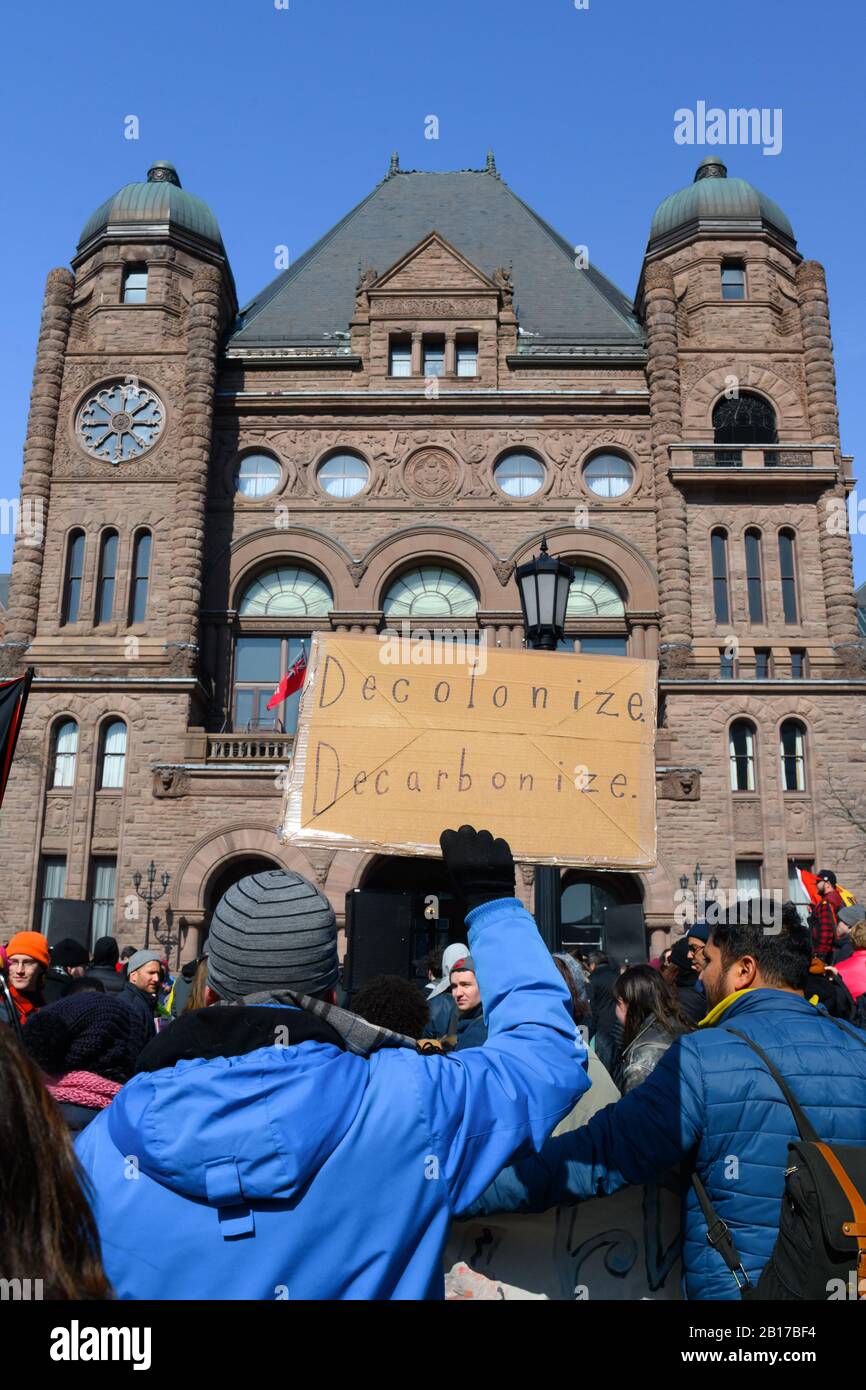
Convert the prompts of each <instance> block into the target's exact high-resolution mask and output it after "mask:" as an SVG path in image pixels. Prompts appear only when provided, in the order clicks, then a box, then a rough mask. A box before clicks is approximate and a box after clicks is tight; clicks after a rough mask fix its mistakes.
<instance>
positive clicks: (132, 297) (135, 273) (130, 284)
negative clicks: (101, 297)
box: [121, 265, 147, 304]
mask: <svg viewBox="0 0 866 1390" xmlns="http://www.w3.org/2000/svg"><path fill="white" fill-rule="evenodd" d="M121 298H122V302H123V303H124V304H146V303H147V266H146V265H128V266H127V267H126V269H125V270H124V272H123V294H122V296H121Z"/></svg>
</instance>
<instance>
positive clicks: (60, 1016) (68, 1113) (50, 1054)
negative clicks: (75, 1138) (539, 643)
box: [22, 990, 152, 1133]
mask: <svg viewBox="0 0 866 1390" xmlns="http://www.w3.org/2000/svg"><path fill="white" fill-rule="evenodd" d="M151 1031H152V1029H151ZM149 1036H150V1034H149V1033H148V1025H147V1023H146V1022H145V1020H144V1018H143V1017H142V1016H141V1015H140V1014H139V1013H137V1012H136V1011H134V1010H133V1009H129V1008H127V1007H126V1006H125V1005H124V1004H123V1003H122V1002H121V1000H120V998H119V997H118V996H116V995H115V996H111V995H107V994H100V993H98V991H96V990H86V991H85V992H83V993H80V994H76V995H74V996H70V997H69V998H66V999H60V1000H58V1002H57V1003H56V1004H47V1005H46V1006H45V1007H44V1008H42V1009H40V1010H39V1011H38V1013H34V1014H33V1016H32V1018H31V1019H30V1020H29V1021H28V1023H27V1026H26V1028H25V1029H24V1030H23V1039H22V1040H23V1043H24V1047H25V1048H26V1049H27V1051H28V1052H29V1053H30V1055H31V1057H32V1058H33V1059H34V1061H36V1062H38V1063H39V1066H40V1067H41V1068H42V1072H43V1078H44V1081H45V1085H46V1087H47V1089H48V1090H49V1091H50V1093H51V1095H52V1096H53V1097H54V1099H55V1101H56V1102H57V1104H58V1105H59V1106H60V1110H61V1112H62V1114H63V1118H64V1119H65V1120H66V1123H67V1125H68V1126H69V1128H70V1129H71V1130H72V1131H73V1132H74V1133H78V1132H79V1131H80V1130H82V1129H84V1128H85V1126H87V1125H88V1124H89V1123H90V1121H91V1120H93V1119H95V1117H96V1116H97V1115H98V1114H99V1112H100V1110H104V1109H105V1107H106V1106H107V1105H110V1104H111V1101H112V1100H113V1098H114V1096H115V1095H116V1093H117V1091H119V1090H120V1087H121V1086H122V1085H124V1083H125V1082H127V1081H128V1080H129V1078H130V1077H131V1076H132V1074H133V1072H134V1071H135V1065H136V1062H137V1060H138V1056H139V1053H140V1052H141V1051H142V1049H143V1048H144V1046H145V1044H146V1043H147V1041H148V1038H149Z"/></svg>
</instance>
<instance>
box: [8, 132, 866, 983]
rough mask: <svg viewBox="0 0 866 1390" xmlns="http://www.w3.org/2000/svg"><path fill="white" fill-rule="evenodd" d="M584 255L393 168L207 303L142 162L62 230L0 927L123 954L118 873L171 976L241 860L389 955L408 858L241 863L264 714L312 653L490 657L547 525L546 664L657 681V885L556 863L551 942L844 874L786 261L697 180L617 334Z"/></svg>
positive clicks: (273, 744) (472, 187)
mask: <svg viewBox="0 0 866 1390" xmlns="http://www.w3.org/2000/svg"><path fill="white" fill-rule="evenodd" d="M585 261H586V258H585V256H584V255H583V252H582V250H581V249H578V250H577V251H576V250H575V248H574V247H572V246H571V245H570V244H569V243H568V242H567V241H566V240H564V239H563V238H562V237H561V236H559V235H558V234H557V233H556V232H555V231H553V229H552V228H551V227H549V226H548V225H547V223H545V222H544V221H543V220H542V218H541V217H539V216H538V214H536V213H535V212H533V211H532V210H531V209H530V208H528V207H527V206H526V205H525V204H524V203H522V202H521V201H520V200H519V198H517V197H516V195H515V194H514V193H512V192H511V190H510V189H509V188H508V186H507V185H506V184H505V183H504V181H503V180H502V179H501V177H500V175H499V174H498V172H497V170H496V167H495V164H494V162H493V159H492V156H491V157H489V158H488V164H487V168H486V169H484V170H464V171H460V172H457V173H445V174H441V173H418V172H404V171H401V170H400V169H399V165H398V162H397V160H396V157H395V158H394V159H393V160H392V166H391V170H390V172H389V173H388V175H387V177H386V178H385V179H384V180H383V181H382V182H381V183H380V184H379V185H378V186H377V187H376V188H375V189H374V190H373V192H372V193H371V194H370V195H369V197H368V198H366V199H365V200H364V201H363V202H362V203H361V204H359V206H358V207H356V208H355V209H354V210H353V211H352V212H350V213H349V214H348V216H347V217H345V218H344V219H343V220H342V221H341V222H340V223H339V224H338V225H337V226H336V227H335V228H334V229H333V230H332V231H331V232H329V233H328V234H327V236H325V237H323V238H322V240H321V241H320V242H318V243H317V245H315V246H314V247H313V248H312V249H311V250H310V251H308V252H307V253H306V254H305V255H304V256H302V257H301V258H300V260H298V261H297V262H296V263H295V264H294V265H293V266H291V267H290V268H289V269H287V270H286V271H284V272H283V273H282V274H280V275H279V276H278V278H277V279H276V280H275V281H274V282H273V283H272V284H271V285H269V286H268V287H267V288H266V289H265V290H264V291H263V292H262V293H261V294H260V295H258V296H257V297H256V298H255V299H254V300H253V301H252V302H251V303H250V304H249V305H247V306H246V308H245V309H243V310H241V311H240V313H239V312H238V307H237V303H236V300H235V289H234V283H233V279H232V274H231V270H230V267H229V263H228V259H227V255H226V252H225V249H224V247H223V244H222V240H221V237H220V233H219V228H218V226H217V223H216V220H215V218H214V216H213V214H212V212H211V211H210V209H209V208H208V207H207V206H206V205H205V204H204V203H202V202H201V201H200V200H199V199H197V198H195V197H193V196H191V195H190V194H189V193H187V192H186V191H185V190H184V189H182V187H181V185H180V182H179V180H178V177H177V174H176V172H175V170H174V169H173V167H172V166H171V165H168V164H164V163H158V164H156V165H154V166H153V168H152V169H151V170H150V171H149V173H148V176H147V182H145V183H136V184H130V185H128V186H127V187H126V188H124V189H122V190H121V191H120V192H119V193H117V194H115V195H114V196H113V197H112V198H110V199H109V200H108V202H106V203H104V204H103V205H102V206H101V207H100V208H99V209H98V210H97V212H95V213H94V214H93V216H92V217H91V218H90V220H89V221H88V222H87V225H86V226H85V228H84V231H83V234H82V237H81V240H80V242H79V245H78V249H77V251H76V253H75V256H74V257H73V259H72V263H71V264H72V268H71V270H69V269H65V268H63V269H58V270H52V271H51V272H50V274H49V276H48V284H47V290H46V296H45V306H44V312H43V319H42V328H41V333H40V338H39V344H38V350H37V358H36V369H35V375H34V386H33V397H32V403H31V411H30V419H29V428H28V434H27V441H26V447H25V461H24V474H23V480H22V488H21V495H22V505H23V504H24V503H26V502H28V501H29V502H30V503H31V504H32V505H33V506H38V507H41V508H42V513H41V514H42V515H43V516H44V543H43V544H41V545H40V544H34V543H33V536H32V535H31V536H25V535H21V536H19V538H18V541H17V543H16V549H15V557H14V564H13V573H12V585H11V596H10V603H9V611H8V614H7V615H6V633H5V640H4V641H3V643H2V648H0V652H2V659H3V669H4V671H5V672H6V673H12V672H14V671H17V670H20V669H22V667H23V666H24V665H26V664H32V665H34V666H35V668H36V673H37V674H36V680H35V682H34V685H33V690H32V694H31V698H30V704H29V707H28V711H27V716H26V720H25V726H24V732H23V734H22V737H21V740H20V743H19V751H18V755H17V758H16V763H15V766H14V769H13V773H12V777H11V780H10V783H9V788H8V792H7V798H6V802H5V804H4V807H3V812H2V820H0V833H2V840H3V863H4V871H5V880H6V883H5V892H4V904H5V905H4V908H3V919H4V920H3V922H2V926H3V928H4V929H5V933H6V934H8V933H9V932H11V931H12V930H13V929H17V928H22V927H29V926H37V927H38V926H39V925H40V924H41V923H43V922H45V921H46V920H47V917H48V915H49V914H50V911H51V904H52V901H53V900H54V899H56V898H62V897H65V898H78V899H82V898H83V899H91V900H93V903H94V907H93V932H94V935H98V934H102V933H103V932H105V931H106V930H114V932H115V933H116V935H117V936H118V937H119V938H121V939H122V940H123V941H135V942H140V940H141V939H142V936H143V910H142V909H141V904H140V902H139V900H138V898H137V896H136V893H135V887H134V883H133V874H134V872H136V871H144V872H145V876H146V869H147V865H148V863H149V861H151V860H153V861H154V862H155V865H156V870H157V886H158V885H159V880H160V876H161V875H162V874H163V873H167V874H169V875H170V879H169V886H168V891H167V893H166V894H165V895H164V897H163V898H162V899H161V901H160V902H159V903H158V904H157V906H156V908H155V909H154V911H155V914H156V916H157V917H158V918H159V923H158V927H159V931H160V933H161V935H162V936H165V934H166V930H167V929H168V930H170V931H171V932H173V934H174V937H175V939H177V938H178V937H179V938H180V947H181V949H182V951H183V953H184V955H185V956H188V955H190V954H192V953H193V952H194V950H195V948H196V946H197V945H198V943H199V940H200V936H201V933H202V931H203V930H205V929H206V927H207V922H208V916H209V912H210V909H211V908H212V906H213V904H214V902H215V900H216V899H217V898H218V897H219V895H220V894H221V892H223V891H224V889H225V888H226V886H227V885H228V884H229V883H230V882H232V881H234V880H235V879H236V878H238V877H239V876H241V875H242V874H243V873H245V872H249V871H251V870H252V869H254V868H255V867H256V866H261V865H264V864H268V865H270V864H280V863H281V864H286V865H289V866H293V867H297V868H299V869H300V870H301V871H302V872H304V873H306V874H308V875H309V876H311V877H313V878H315V879H316V880H317V882H318V883H320V884H321V885H322V886H323V887H324V889H325V890H326V891H327V893H328V894H329V895H330V896H331V898H332V900H333V902H334V904H335V906H336V908H337V910H338V912H342V911H343V910H344V904H345V895H346V893H347V892H348V891H350V890H351V889H354V888H360V889H362V890H364V891H367V892H371V893H372V892H373V891H385V892H394V891H398V890H400V891H406V892H410V893H414V894H415V895H416V900H415V906H414V911H415V915H416V918H417V919H418V924H419V926H420V925H421V924H423V920H424V919H423V916H422V915H421V911H422V909H421V906H420V904H421V903H422V902H423V898H421V897H419V896H418V895H419V894H421V893H423V894H427V893H430V892H433V893H435V892H436V891H437V888H438V886H439V883H440V880H439V866H438V865H436V864H432V863H431V864H429V865H425V864H424V863H423V862H422V863H420V864H419V863H418V861H407V860H397V859H392V860H388V859H385V860H381V859H380V860H376V859H373V858H371V857H370V856H363V855H355V854H351V853H349V852H346V851H340V852H338V853H330V852H329V853H325V852H321V851H313V852H310V853H309V854H303V853H301V852H299V851H297V850H293V849H291V848H284V847H282V846H281V845H280V844H279V843H278V841H277V838H276V835H275V827H276V825H277V823H278V820H279V818H280V811H281V791H280V787H279V774H280V769H281V767H282V766H283V764H284V763H285V761H286V759H287V757H288V756H290V753H291V744H292V737H291V735H292V729H293V722H292V721H293V719H294V717H295V706H296V705H297V697H295V698H294V699H293V700H292V701H290V702H289V704H288V705H287V706H286V707H285V708H284V710H283V711H282V712H281V711H279V710H278V711H277V713H278V714H281V715H282V720H283V722H282V723H281V724H277V725H274V724H273V722H272V716H269V715H268V714H267V712H266V709H265V705H266V701H267V698H268V696H269V695H270V693H271V692H272V691H273V689H274V687H275V685H276V683H277V680H278V679H279V676H280V675H281V674H282V672H283V671H284V670H285V669H286V667H287V664H290V663H291V661H292V660H293V659H294V656H295V654H296V653H297V652H298V651H299V650H300V647H301V644H302V643H303V640H304V639H305V638H306V637H308V635H309V634H310V633H311V632H313V631H321V630H329V629H335V630H337V631H344V632H345V631H353V632H359V631H360V632H370V633H375V632H377V631H380V630H382V628H383V627H384V626H387V625H393V624H395V623H397V624H399V622H400V621H401V620H403V619H405V620H407V621H408V622H409V623H411V624H412V625H414V627H415V628H417V627H418V626H419V625H420V626H421V627H422V628H424V629H429V628H431V627H432V628H434V629H435V628H437V627H442V626H446V627H449V628H454V627H459V628H461V629H468V630H470V631H472V632H485V633H486V634H487V637H488V639H489V640H492V641H494V642H496V643H498V644H501V645H504V646H517V645H520V644H521V642H522V628H521V622H520V612H519V602H518V596H517V590H516V587H515V583H514V579H513V570H514V566H515V564H516V563H519V562H521V561H523V560H525V559H527V558H528V557H529V556H530V555H531V554H533V553H534V552H535V551H536V550H537V548H538V544H539V541H540V538H541V536H542V535H546V536H547V538H548V542H549V546H550V550H551V552H552V553H553V554H557V555H560V556H562V557H564V558H566V559H568V560H569V561H570V562H571V563H572V564H574V565H575V566H576V578H575V583H574V586H573V592H572V598H571V601H570V604H569V613H568V626H567V639H568V642H569V643H570V644H572V645H574V646H578V647H580V648H582V649H583V650H587V651H593V650H595V651H608V652H611V651H612V652H626V651H627V652H629V653H631V654H636V655H647V656H652V657H655V656H658V658H659V662H660V683H659V696H660V729H659V734H658V747H657V763H658V794H659V801H658V813H659V862H658V867H657V868H656V869H655V870H654V871H653V872H652V873H649V874H647V875H645V876H643V877H641V876H638V875H635V876H628V875H600V874H593V873H578V872H574V871H570V872H569V873H568V874H567V875H565V876H564V884H563V886H564V898H563V918H564V923H565V926H564V929H563V931H564V937H565V939H567V940H579V939H588V937H589V936H591V934H592V931H593V930H595V929H597V930H601V929H603V923H604V912H605V908H606V907H607V906H609V905H611V904H615V903H628V902H640V903H642V904H643V907H644V911H645V915H646V921H647V925H648V927H649V928H650V929H651V930H653V929H658V930H663V929H665V928H666V927H668V926H669V924H670V921H671V913H672V909H673V903H674V894H675V892H676V890H677V888H678V886H679V881H680V877H681V875H683V874H686V875H687V876H688V877H689V878H690V879H691V877H692V874H693V869H694V865H695V863H696V861H699V863H700V865H701V866H702V869H703V871H704V876H705V878H706V879H707V880H709V879H710V878H711V877H712V878H714V879H715V880H716V881H717V884H718V886H719V888H720V889H724V890H726V891H730V890H732V889H733V888H734V887H735V886H739V888H740V889H745V890H748V889H751V888H754V886H755V885H756V884H758V883H759V884H760V885H761V886H763V887H764V888H769V889H780V890H782V891H784V892H786V893H787V891H788V885H789V882H790V876H791V873H792V871H793V866H794V865H795V863H804V864H812V865H815V864H816V861H818V860H822V861H825V862H828V863H829V864H830V865H836V866H839V867H841V869H842V873H840V877H843V881H844V873H845V864H846V862H847V863H848V864H849V870H848V874H847V876H848V877H849V878H851V877H852V872H851V870H853V877H854V879H855V880H856V876H857V873H858V872H859V862H858V861H855V860H854V858H853V856H854V852H855V850H856V848H857V839H858V837H857V832H856V830H855V828H854V827H853V826H852V825H851V824H850V822H849V821H848V820H847V819H846V818H845V816H844V812H843V811H841V810H840V809H839V807H838V806H837V805H836V804H835V802H834V798H836V800H838V799H839V797H841V798H842V799H843V800H844V798H845V797H848V796H850V797H855V796H856V795H858V794H859V792H860V790H861V789H862V786H863V765H864V742H863V738H864V730H863V727H862V722H861V717H860V711H861V706H862V697H863V690H864V667H863V655H862V646H861V642H860V639H859V637H858V628H857V620H856V613H855V605H854V596H853V582H852V573H851V556H850V547H849V542H848V538H847V535H846V534H845V533H844V529H843V528H841V527H839V526H838V525H835V526H834V525H832V524H828V521H829V520H830V519H831V518H832V517H833V516H837V517H838V511H839V506H840V501H841V500H843V499H844V498H845V496H846V492H847V490H849V489H850V488H851V486H852V477H851V467H850V460H849V459H848V458H846V457H845V456H844V455H843V454H842V452H841V449H840V440H839V427H838V420H837V413H836V400H835V381H834V366H833V350H832V343H831V339H830V326H829V317H828V305H827V293H826V287H825V282H824V273H823V270H822V268H821V266H820V265H819V264H818V263H817V262H816V261H813V260H807V261H804V260H803V259H802V257H801V255H800V253H799V251H798V250H797V246H796V242H795V239H794V234H793V231H792V229H791V225H790V223H789V222H788V219H787V217H786V216H785V214H784V213H783V212H782V211H781V210H780V209H779V208H778V207H777V206H776V205H775V204H774V203H773V202H772V201H771V200H770V199H769V198H767V197H766V196H764V195H763V194H761V193H759V192H758V191H757V190H755V189H754V188H752V187H751V186H750V185H749V184H747V183H745V182H743V181H742V180H739V179H736V178H728V177H727V171H726V170H725V167H724V165H722V164H721V162H720V161H719V160H718V159H717V158H711V159H708V160H704V162H703V163H702V164H701V166H700V168H699V169H698V172H697V175H696V179H695V182H694V183H692V184H691V185H689V186H688V187H687V188H685V189H683V190H681V191H679V192H677V193H674V194H673V195H672V196H671V197H669V198H667V199H665V201H664V202H663V203H662V204H661V205H660V207H659V208H658V210H657V211H656V214H655V216H654V218H653V221H652V227H651V232H650V238H649V243H648V246H647V251H646V256H645V259H644V263H643V267H642V269H641V272H640V277H639V281H638V286H637V292H636V295H635V299H634V303H633V304H632V303H631V302H630V301H629V300H628V299H627V298H626V297H625V296H624V295H623V294H621V293H620V292H619V291H618V290H617V289H616V288H615V287H614V286H613V285H612V284H611V283H610V282H609V281H608V280H606V279H605V278H604V276H603V275H601V273H600V272H599V271H598V270H597V269H596V268H595V266H594V264H592V263H590V264H586V263H585ZM846 856H847V860H846ZM518 882H519V888H520V891H521V892H523V893H524V894H525V896H526V898H527V900H530V899H531V895H532V888H533V874H532V871H531V869H529V868H527V869H523V870H521V873H520V875H519V880H518ZM853 886H855V887H856V886H857V884H856V881H855V882H854V884H853ZM166 908H168V911H167V912H166ZM582 932H583V933H584V934H585V935H584V936H583V937H582V936H581V933H582ZM418 939H419V944H421V937H420V935H419V938H418ZM658 939H659V938H656V940H658Z"/></svg>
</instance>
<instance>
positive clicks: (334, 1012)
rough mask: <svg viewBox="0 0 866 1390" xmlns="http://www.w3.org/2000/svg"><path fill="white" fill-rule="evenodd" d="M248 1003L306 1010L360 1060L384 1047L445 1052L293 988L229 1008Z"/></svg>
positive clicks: (430, 1042)
mask: <svg viewBox="0 0 866 1390" xmlns="http://www.w3.org/2000/svg"><path fill="white" fill-rule="evenodd" d="M245 1004H246V1005H262V1004H287V1005H289V1006H290V1007H292V1006H293V1007H294V1008H296V1009H303V1010H304V1012H305V1013H308V1014H312V1015H313V1017H314V1018H319V1019H321V1020H322V1021H323V1022H324V1023H327V1024H328V1025H329V1026H330V1027H331V1028H333V1029H334V1031H335V1032H336V1033H339V1035H340V1037H341V1039H342V1041H343V1046H344V1047H345V1048H346V1051H347V1052H355V1053H357V1055H358V1056H359V1057H369V1056H370V1053H371V1052H378V1051H379V1050H380V1049H381V1048H383V1047H408V1048H411V1049H412V1051H413V1052H421V1053H431V1052H440V1053H441V1052H443V1050H444V1049H443V1048H442V1045H441V1043H440V1042H439V1040H438V1039H437V1038H418V1039H417V1041H416V1039H415V1038H409V1037H407V1036H406V1034H405V1033H393V1032H392V1031H391V1029H390V1028H380V1027H379V1025H378V1024H376V1023H368V1022H367V1020H366V1019H364V1018H359V1017H358V1015H357V1014H352V1013H349V1010H348V1009H341V1008H340V1006H339V1005H338V1004H328V1003H326V1002H325V1000H324V999H313V998H312V997H311V995H309V994H296V993H295V991H294V990H291V989H283V990H264V991H263V992H262V993H260V994H247V995H246V996H245V997H244V998H243V999H238V1000H237V1001H236V1003H235V1004H230V1005H228V1006H227V1007H229V1008H236V1007H238V1006H242V1005H245Z"/></svg>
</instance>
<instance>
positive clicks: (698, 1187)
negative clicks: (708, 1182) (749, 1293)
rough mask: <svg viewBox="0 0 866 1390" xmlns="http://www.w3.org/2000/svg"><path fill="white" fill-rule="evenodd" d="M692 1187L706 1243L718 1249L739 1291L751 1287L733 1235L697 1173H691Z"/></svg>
mask: <svg viewBox="0 0 866 1390" xmlns="http://www.w3.org/2000/svg"><path fill="white" fill-rule="evenodd" d="M692 1187H693V1188H694V1189H695V1196H696V1197H697V1199H698V1201H699V1202H700V1204H701V1211H702V1212H703V1213H704V1220H705V1221H706V1223H707V1243H708V1244H709V1245H711V1246H712V1247H713V1249H714V1250H718V1252H719V1254H720V1255H721V1257H722V1259H723V1260H724V1262H725V1264H726V1265H727V1266H728V1269H729V1270H730V1271H731V1273H732V1275H733V1276H734V1282H735V1284H736V1286H737V1288H738V1289H739V1290H740V1293H742V1292H743V1290H744V1289H750V1288H751V1287H752V1281H751V1279H750V1278H749V1276H748V1274H747V1273H746V1271H745V1269H744V1268H743V1262H742V1260H741V1259H740V1256H739V1253H738V1251H737V1247H736V1245H735V1244H734V1237H733V1236H732V1235H731V1231H730V1227H729V1226H728V1225H727V1224H726V1223H725V1222H724V1221H723V1220H722V1219H721V1217H720V1216H719V1215H718V1214H717V1212H716V1209H715V1207H714V1206H713V1204H712V1202H711V1201H710V1194H709V1193H708V1192H707V1189H706V1188H705V1187H704V1184H703V1183H702V1182H701V1180H700V1178H699V1177H698V1175H697V1173H695V1172H693V1173H692Z"/></svg>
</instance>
